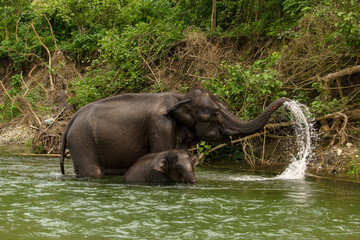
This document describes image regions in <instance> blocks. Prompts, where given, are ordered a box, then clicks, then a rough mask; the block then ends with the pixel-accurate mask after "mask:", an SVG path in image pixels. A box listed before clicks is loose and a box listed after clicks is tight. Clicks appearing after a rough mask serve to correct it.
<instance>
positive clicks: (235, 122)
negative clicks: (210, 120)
mask: <svg viewBox="0 0 360 240" xmlns="http://www.w3.org/2000/svg"><path fill="white" fill-rule="evenodd" d="M290 101H291V99H289V98H280V99H277V100H275V101H274V102H272V103H271V104H270V105H269V106H268V107H267V108H266V109H265V110H264V111H263V112H262V113H261V114H260V115H259V116H257V117H256V118H255V119H253V120H250V121H241V120H239V119H238V118H237V117H236V116H235V115H233V114H232V113H230V112H227V113H223V116H224V122H223V127H224V128H223V129H220V130H221V132H222V134H224V135H225V136H227V137H230V136H234V137H244V136H248V135H251V134H254V133H256V132H258V131H260V130H262V129H263V128H264V126H265V124H266V123H267V122H268V121H269V119H270V116H271V114H272V113H273V112H274V111H276V110H277V109H278V108H279V107H280V106H282V104H283V103H285V102H290Z"/></svg>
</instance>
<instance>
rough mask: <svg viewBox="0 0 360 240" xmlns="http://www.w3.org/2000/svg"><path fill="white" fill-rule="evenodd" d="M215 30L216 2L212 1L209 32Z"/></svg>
mask: <svg viewBox="0 0 360 240" xmlns="http://www.w3.org/2000/svg"><path fill="white" fill-rule="evenodd" d="M215 29H216V0H213V5H212V13H211V32H215Z"/></svg>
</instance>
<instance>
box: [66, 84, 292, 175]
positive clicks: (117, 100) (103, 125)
mask: <svg viewBox="0 0 360 240" xmlns="http://www.w3.org/2000/svg"><path fill="white" fill-rule="evenodd" d="M286 101H290V99H288V98H281V99H278V100H276V101H274V102H272V103H271V104H270V105H269V106H268V107H267V108H266V109H265V110H264V111H263V112H262V113H261V114H260V115H259V116H258V117H257V118H255V119H253V120H251V121H240V120H239V119H237V117H236V116H235V115H234V114H232V113H231V112H230V111H229V110H228V109H227V107H226V106H225V104H224V103H222V102H221V101H220V100H219V99H218V98H217V97H216V96H215V95H214V94H212V93H210V92H208V91H206V90H202V89H195V90H192V91H190V92H188V93H187V94H181V93H133V94H121V95H117V96H113V97H109V98H106V99H103V100H99V101H96V102H93V103H90V104H88V105H86V106H84V107H83V108H81V109H80V110H79V111H78V112H77V113H76V114H75V115H74V116H73V118H72V119H71V120H70V121H69V123H68V125H67V126H66V128H65V131H64V134H63V137H62V146H61V150H60V151H61V152H60V155H61V156H60V166H61V172H62V173H63V174H65V171H64V157H65V150H66V147H68V149H69V151H70V154H71V157H72V160H73V164H74V170H75V174H76V176H78V177H101V176H103V175H104V174H124V173H125V172H126V170H127V169H129V168H130V167H131V166H132V165H133V164H134V163H135V162H136V160H137V159H139V158H140V157H142V156H144V155H146V154H148V153H154V152H162V151H166V150H171V149H182V148H187V147H188V146H189V145H191V144H194V143H196V142H198V141H200V140H205V141H209V142H226V141H229V139H230V137H231V136H246V135H250V134H253V133H255V132H257V131H259V130H261V129H263V127H264V126H265V124H266V123H267V121H268V120H269V118H270V115H271V114H272V113H273V112H274V111H275V110H276V109H278V108H279V107H280V106H281V105H282V104H283V103H284V102H286Z"/></svg>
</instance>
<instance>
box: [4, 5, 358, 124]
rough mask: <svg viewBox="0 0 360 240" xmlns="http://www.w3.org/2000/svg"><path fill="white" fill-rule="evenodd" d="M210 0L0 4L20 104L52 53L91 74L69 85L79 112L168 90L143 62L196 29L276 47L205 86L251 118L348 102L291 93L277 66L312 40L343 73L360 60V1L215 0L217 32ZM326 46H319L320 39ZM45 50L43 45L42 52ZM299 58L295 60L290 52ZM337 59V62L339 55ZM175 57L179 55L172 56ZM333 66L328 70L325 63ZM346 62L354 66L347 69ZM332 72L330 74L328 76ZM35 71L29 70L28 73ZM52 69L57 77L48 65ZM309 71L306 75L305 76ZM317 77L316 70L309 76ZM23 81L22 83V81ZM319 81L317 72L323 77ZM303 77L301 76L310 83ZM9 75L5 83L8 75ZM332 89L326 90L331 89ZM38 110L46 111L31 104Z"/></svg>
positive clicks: (229, 65) (227, 66) (318, 92)
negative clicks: (271, 110) (275, 109)
mask: <svg viewBox="0 0 360 240" xmlns="http://www.w3.org/2000/svg"><path fill="white" fill-rule="evenodd" d="M212 2H213V1H212V0H199V1H191V0H178V1H173V0H157V1H155V0H121V1H119V0H80V1H79V0H37V1H29V0H12V1H9V0H0V12H1V14H2V17H3V21H1V22H0V42H1V47H0V59H1V60H2V61H8V62H7V63H11V64H10V65H11V72H12V73H14V74H17V75H14V76H13V77H10V80H9V81H10V82H11V83H10V86H12V89H11V90H10V91H9V94H10V95H11V96H13V97H16V96H20V95H22V94H23V93H24V92H25V91H26V89H24V86H23V84H22V81H21V78H20V77H19V76H20V75H21V74H26V71H25V70H24V69H25V68H24V65H26V64H27V63H30V62H32V61H36V60H37V59H40V60H41V61H43V62H47V57H46V48H47V49H48V50H49V51H50V52H51V53H52V52H54V51H55V49H60V50H61V51H62V52H63V53H64V54H65V55H66V56H68V57H69V58H71V59H72V60H73V61H75V62H76V63H79V64H83V65H84V66H87V69H86V75H85V76H84V77H83V78H81V79H80V78H78V79H71V80H70V82H69V90H70V91H69V92H70V93H71V96H72V97H71V99H70V103H71V104H72V105H74V106H75V107H76V108H79V107H81V106H83V105H85V104H86V103H88V102H91V101H94V100H97V99H99V98H104V97H106V96H109V95H113V94H117V93H120V92H141V91H162V90H166V87H165V86H163V85H162V83H161V82H157V84H156V86H155V87H154V83H153V82H151V81H149V79H147V78H146V77H145V74H144V72H145V71H148V69H147V67H146V63H147V62H146V61H145V58H146V60H147V59H151V61H153V62H161V61H163V60H164V59H163V58H164V56H165V55H164V54H165V53H168V52H169V49H171V47H173V46H174V44H176V42H178V41H180V40H182V39H184V36H185V32H186V31H188V30H189V29H192V30H191V31H199V32H203V33H205V34H207V35H208V36H212V37H235V38H237V37H239V36H243V37H246V38H247V39H248V40H247V41H249V42H250V45H251V43H252V42H254V43H255V42H256V43H259V42H263V43H265V42H266V41H273V42H278V47H277V48H278V49H277V51H271V50H270V49H268V53H267V54H266V53H265V54H263V55H262V57H260V58H258V57H256V56H255V60H254V56H251V57H252V59H253V61H247V60H246V57H247V56H250V55H251V53H248V55H246V54H245V55H243V56H241V58H240V59H238V61H236V62H223V63H222V64H221V66H217V67H219V69H220V70H221V72H222V74H219V75H218V76H217V77H213V78H206V79H205V80H203V82H202V84H203V86H205V87H207V88H208V89H210V90H211V91H212V92H215V93H217V94H219V95H221V96H222V97H224V98H225V99H226V100H227V101H228V102H229V103H231V104H232V105H233V107H234V108H235V109H236V110H237V111H239V112H240V113H241V116H242V117H243V118H251V117H253V116H254V115H255V114H257V113H258V112H259V111H261V107H259V106H260V104H259V103H269V102H270V101H272V100H274V99H275V98H278V97H282V96H285V95H287V96H293V97H295V98H298V99H300V100H301V101H303V102H306V103H308V104H309V105H311V106H312V107H313V110H314V111H315V112H316V113H328V112H329V111H331V110H332V109H334V108H336V107H340V106H342V105H343V104H344V102H347V101H348V100H351V101H358V102H359V100H358V99H359V96H358V95H355V96H350V98H348V99H346V100H345V101H344V100H343V99H341V97H335V98H333V99H331V100H330V102H326V103H324V101H323V99H324V98H326V94H328V92H327V91H325V90H326V89H325V88H326V86H325V87H324V85H323V83H321V82H314V83H313V84H312V86H310V87H311V88H312V90H311V91H308V90H304V89H302V88H298V87H297V85H296V86H295V87H293V89H290V90H289V89H288V88H287V89H284V88H283V87H284V83H283V82H284V81H283V80H284V79H285V78H287V77H288V75H284V73H282V72H281V69H279V59H282V58H285V57H286V56H289V55H295V56H297V55H301V54H302V53H301V52H300V51H298V52H295V50H293V49H291V48H292V45H291V44H292V43H294V42H296V41H300V40H301V39H302V38H304V36H308V35H309V34H313V35H312V36H310V37H309V38H308V39H307V41H308V42H309V46H310V45H311V48H309V49H308V51H311V52H312V58H313V59H317V58H319V59H321V52H322V51H323V48H322V47H325V48H326V49H329V51H331V52H333V53H336V54H338V55H341V59H340V60H339V61H342V62H343V63H344V64H337V66H338V67H339V66H340V68H341V67H346V66H348V65H351V64H352V63H353V62H356V59H357V58H358V56H359V54H358V53H359V48H360V27H359V26H360V24H359V19H360V3H359V2H358V1H355V0H351V1H341V0H318V1H313V0H270V1H265V0H256V1H251V0H218V1H216V2H217V14H216V16H217V20H216V22H217V25H216V31H215V32H210V22H211V14H212ZM317 33H319V35H322V36H323V37H322V38H315V37H314V36H316V34H317ZM44 46H45V47H44ZM292 51H293V52H292ZM338 55H337V56H338ZM174 58H176V56H174ZM325 64H326V63H325ZM346 64H348V65H346ZM331 70H332V69H330V68H329V69H328V70H327V71H328V72H326V71H324V73H330V72H331ZM27 71H28V70H27ZM49 71H55V70H54V68H53V67H51V66H49ZM305 72H306V71H305ZM309 73H310V72H309ZM19 74H20V75H19ZM319 74H320V73H319ZM311 76H313V75H309V76H307V75H306V74H305V73H304V74H303V75H301V76H300V77H311ZM2 77H4V78H5V77H6V76H5V75H4V76H2ZM324 89H325V90H324ZM40 94H42V90H41V89H39V88H38V87H37V88H36V89H31V90H30V94H26V96H25V98H26V99H27V100H28V101H29V102H30V104H32V102H35V101H36V97H34V96H38V95H40ZM4 98H5V102H4V103H2V104H1V105H0V108H1V109H2V112H3V114H1V115H2V117H1V118H0V121H5V120H8V119H10V118H13V117H14V116H16V115H18V114H19V112H17V109H16V107H15V106H14V104H13V103H12V102H11V101H10V100H9V99H8V98H7V96H6V95H4ZM32 106H33V107H34V108H35V109H36V110H38V111H45V112H46V111H47V110H46V108H44V107H43V109H41V107H39V106H40V105H36V104H32Z"/></svg>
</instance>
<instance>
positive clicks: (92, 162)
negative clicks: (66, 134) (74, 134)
mask: <svg viewBox="0 0 360 240" xmlns="http://www.w3.org/2000/svg"><path fill="white" fill-rule="evenodd" d="M93 145H94V144H90V143H88V144H85V145H84V144H77V143H75V144H72V145H70V146H69V150H70V154H71V158H72V161H73V164H74V172H75V174H76V177H102V176H103V175H104V171H103V169H102V168H101V166H100V163H99V157H98V153H97V150H96V147H95V146H93Z"/></svg>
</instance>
